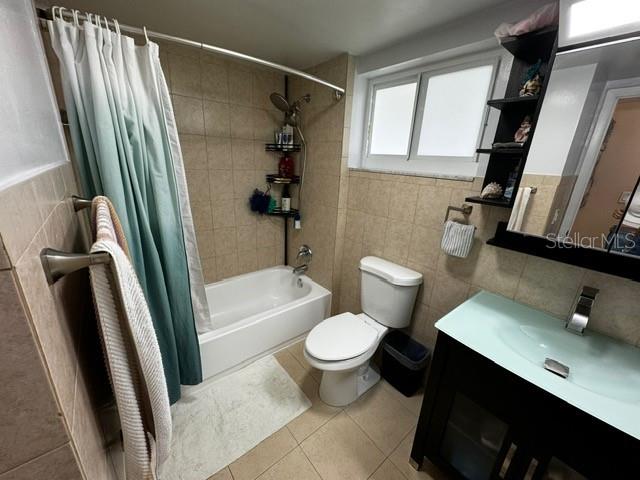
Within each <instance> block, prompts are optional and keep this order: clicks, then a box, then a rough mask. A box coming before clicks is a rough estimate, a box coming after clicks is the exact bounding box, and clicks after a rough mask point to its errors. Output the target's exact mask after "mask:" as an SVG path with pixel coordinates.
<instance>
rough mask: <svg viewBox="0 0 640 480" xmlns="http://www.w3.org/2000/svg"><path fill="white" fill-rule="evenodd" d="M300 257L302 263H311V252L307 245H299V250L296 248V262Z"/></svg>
mask: <svg viewBox="0 0 640 480" xmlns="http://www.w3.org/2000/svg"><path fill="white" fill-rule="evenodd" d="M300 257H302V258H303V262H305V263H311V259H312V258H313V252H312V251H311V248H309V245H300V248H298V254H297V255H296V260H297V259H299V258H300Z"/></svg>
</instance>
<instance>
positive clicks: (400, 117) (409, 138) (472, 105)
mask: <svg viewBox="0 0 640 480" xmlns="http://www.w3.org/2000/svg"><path fill="white" fill-rule="evenodd" d="M496 67H497V60H490V61H489V60H487V61H483V62H475V63H471V64H470V63H466V64H462V65H461V64H458V65H455V66H452V67H449V68H447V69H438V70H426V71H425V70H422V71H420V72H417V73H415V74H413V75H406V76H404V77H402V78H396V79H395V80H394V81H388V80H387V81H385V80H384V79H374V80H372V81H371V88H370V98H369V102H370V103H369V115H368V129H367V138H366V139H365V141H366V149H365V155H364V158H363V166H364V167H365V168H371V169H377V170H392V171H402V172H414V173H424V174H435V175H465V176H469V177H473V176H474V175H475V171H476V169H477V156H476V149H477V148H478V146H479V144H480V141H481V138H482V133H483V129H484V123H485V117H486V112H487V105H486V103H487V99H488V98H489V96H490V93H491V90H492V87H493V82H494V77H495V75H494V72H495V70H496Z"/></svg>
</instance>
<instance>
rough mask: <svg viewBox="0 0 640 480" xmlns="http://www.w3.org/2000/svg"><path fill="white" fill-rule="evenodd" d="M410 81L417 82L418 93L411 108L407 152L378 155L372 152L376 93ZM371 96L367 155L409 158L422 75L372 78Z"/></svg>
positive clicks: (366, 146)
mask: <svg viewBox="0 0 640 480" xmlns="http://www.w3.org/2000/svg"><path fill="white" fill-rule="evenodd" d="M409 83H415V84H416V93H415V97H414V99H413V107H412V110H411V127H410V128H411V130H410V131H409V141H408V143H407V153H406V154H404V155H389V154H387V155H376V154H372V153H371V136H372V135H373V113H374V111H375V101H376V93H377V91H378V90H381V89H385V88H392V87H399V86H401V85H407V84H409ZM368 95H369V98H368V102H367V140H366V144H365V148H366V157H367V158H374V159H379V160H384V159H392V160H397V159H408V158H409V155H410V154H411V145H412V143H413V139H412V137H413V124H414V122H415V116H416V108H417V102H418V97H419V96H420V75H419V74H410V75H406V74H403V75H401V76H398V75H394V76H393V78H388V77H384V78H377V79H372V80H371V81H370V82H369V94H368Z"/></svg>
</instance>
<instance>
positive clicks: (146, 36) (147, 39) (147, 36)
mask: <svg viewBox="0 0 640 480" xmlns="http://www.w3.org/2000/svg"><path fill="white" fill-rule="evenodd" d="M142 31H143V32H144V39H145V40H146V41H147V45H148V44H149V35H147V27H145V26H144V25H143V26H142Z"/></svg>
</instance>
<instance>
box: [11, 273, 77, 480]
mask: <svg viewBox="0 0 640 480" xmlns="http://www.w3.org/2000/svg"><path fill="white" fill-rule="evenodd" d="M0 310H1V311H2V318H3V331H4V333H3V335H2V337H1V338H0V383H1V384H2V386H3V387H2V390H1V393H0V401H1V402H2V404H3V405H4V408H3V409H2V411H1V413H0V452H1V453H0V472H6V471H8V470H10V469H12V468H15V467H17V466H19V465H21V464H23V463H24V462H27V461H29V460H31V459H33V458H35V457H37V456H39V455H43V454H45V453H46V452H48V451H50V450H52V449H54V448H57V447H58V446H60V445H62V444H63V443H65V442H68V441H69V438H68V436H67V433H66V431H65V428H64V424H63V422H62V418H61V417H60V416H59V415H58V407H57V405H56V400H55V397H54V394H53V391H52V390H51V388H50V386H49V380H48V378H47V373H46V371H45V367H44V365H43V364H42V363H41V361H40V356H39V354H38V348H37V345H36V341H35V339H34V338H33V337H32V335H31V331H30V328H29V320H28V318H27V314H26V312H25V311H24V309H23V306H22V303H21V299H20V293H19V291H18V286H17V285H16V284H15V281H14V278H13V273H12V272H11V271H10V270H5V271H2V272H0ZM0 478H3V476H2V475H0ZM7 478H9V477H7ZM16 478H19V477H16ZM24 478H26V477H24Z"/></svg>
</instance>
